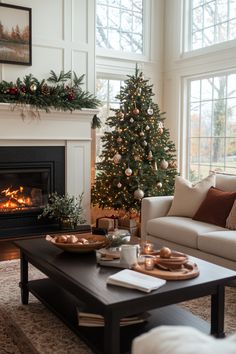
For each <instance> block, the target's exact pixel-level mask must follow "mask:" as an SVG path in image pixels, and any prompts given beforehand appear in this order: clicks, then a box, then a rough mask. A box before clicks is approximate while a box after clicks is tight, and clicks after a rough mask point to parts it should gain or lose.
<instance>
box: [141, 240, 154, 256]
mask: <svg viewBox="0 0 236 354" xmlns="http://www.w3.org/2000/svg"><path fill="white" fill-rule="evenodd" d="M153 251H154V244H153V243H150V242H145V243H144V244H143V253H144V254H150V253H152V252H153Z"/></svg>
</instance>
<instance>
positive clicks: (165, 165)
mask: <svg viewBox="0 0 236 354" xmlns="http://www.w3.org/2000/svg"><path fill="white" fill-rule="evenodd" d="M168 166H169V163H168V161H166V160H165V159H163V160H161V163H160V167H161V169H162V170H166V169H167V168H168Z"/></svg>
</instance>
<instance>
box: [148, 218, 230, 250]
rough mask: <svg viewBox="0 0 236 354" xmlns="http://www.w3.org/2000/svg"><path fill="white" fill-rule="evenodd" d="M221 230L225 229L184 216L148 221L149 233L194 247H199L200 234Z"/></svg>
mask: <svg viewBox="0 0 236 354" xmlns="http://www.w3.org/2000/svg"><path fill="white" fill-rule="evenodd" d="M220 230H223V231H224V230H225V229H224V228H222V227H220V226H216V225H212V224H207V223H204V222H201V221H196V220H192V219H190V218H185V217H182V216H165V217H160V218H156V219H151V220H149V221H148V222H147V234H149V235H151V236H156V237H158V238H161V239H164V240H167V241H170V242H175V243H178V244H181V245H184V246H188V247H192V248H197V245H198V242H197V237H198V235H199V234H204V233H207V232H210V231H220Z"/></svg>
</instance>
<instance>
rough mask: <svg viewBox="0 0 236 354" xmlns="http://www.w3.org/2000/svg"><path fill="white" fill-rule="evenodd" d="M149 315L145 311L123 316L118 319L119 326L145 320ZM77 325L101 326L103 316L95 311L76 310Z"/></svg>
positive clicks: (102, 324)
mask: <svg viewBox="0 0 236 354" xmlns="http://www.w3.org/2000/svg"><path fill="white" fill-rule="evenodd" d="M149 316H150V315H149V314H148V313H147V312H144V313H141V314H138V315H134V316H129V317H124V318H122V319H121V320H120V326H129V325H133V324H138V323H143V322H145V321H147V318H148V317H149ZM78 325H79V326H83V327H103V326H104V317H103V316H101V315H98V314H96V313H90V312H82V311H79V310H78Z"/></svg>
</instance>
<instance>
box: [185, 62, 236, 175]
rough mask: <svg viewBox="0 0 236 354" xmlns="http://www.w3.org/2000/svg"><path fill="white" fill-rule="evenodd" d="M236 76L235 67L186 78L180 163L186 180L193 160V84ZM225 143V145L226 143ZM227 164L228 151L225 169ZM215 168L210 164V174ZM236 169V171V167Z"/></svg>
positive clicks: (225, 137) (225, 136)
mask: <svg viewBox="0 0 236 354" xmlns="http://www.w3.org/2000/svg"><path fill="white" fill-rule="evenodd" d="M235 74H236V67H234V68H232V69H227V70H219V71H214V72H207V73H204V74H199V75H191V76H188V77H186V78H184V81H183V85H182V86H183V89H182V94H183V97H182V107H185V108H184V112H183V118H182V122H181V126H182V136H181V144H182V146H181V151H182V161H180V163H181V165H182V171H184V175H185V176H186V178H189V177H190V176H189V172H190V171H189V170H190V165H191V161H190V158H191V156H190V152H191V135H190V131H191V116H190V106H191V99H190V97H191V96H190V94H191V82H192V81H194V80H203V79H208V78H213V77H217V76H222V75H224V76H229V75H235ZM225 98H226V99H229V98H228V97H225ZM200 102H204V100H203V101H200ZM213 102H214V99H213V98H212V99H211V103H213ZM212 137H214V136H213V134H212V133H211V135H210V136H209V138H212ZM197 138H198V139H200V138H201V136H200V134H199V136H198V137H197ZM222 138H224V139H227V138H230V137H227V135H226V134H224V136H222ZM232 138H234V137H232ZM184 142H185V143H184ZM224 143H225V141H224ZM225 162H226V151H225V153H224V168H227V166H226V163H225ZM198 165H200V164H199V163H198ZM213 168H214V165H213V166H212V165H211V164H209V172H210V170H212V169H213ZM235 169H236V167H235ZM229 173H230V172H229Z"/></svg>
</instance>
